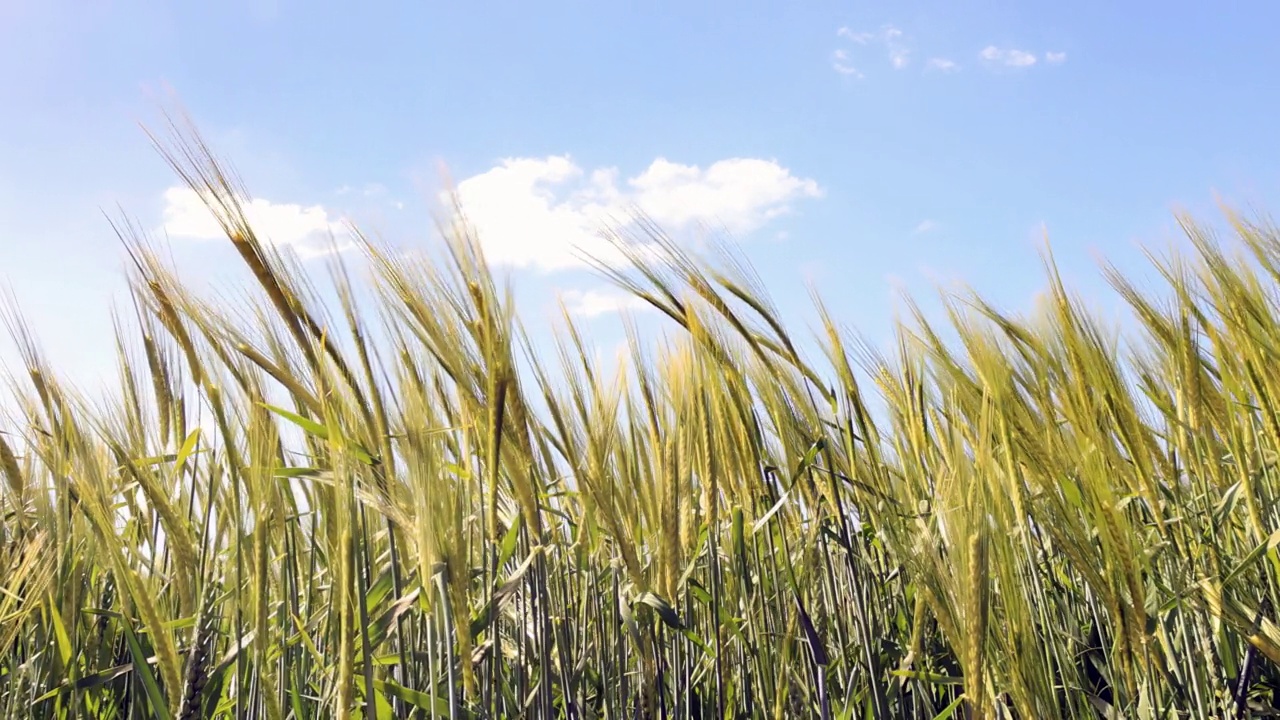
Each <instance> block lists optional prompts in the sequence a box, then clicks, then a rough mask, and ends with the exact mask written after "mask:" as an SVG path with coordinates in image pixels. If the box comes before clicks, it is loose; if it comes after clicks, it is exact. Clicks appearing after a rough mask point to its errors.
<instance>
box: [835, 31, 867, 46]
mask: <svg viewBox="0 0 1280 720" xmlns="http://www.w3.org/2000/svg"><path fill="white" fill-rule="evenodd" d="M836 36H837V37H842V38H846V39H848V40H852V41H853V42H856V43H858V44H859V45H866V44H867V43H869V42H871V41H872V40H873V39H875V33H869V32H854V31H852V30H850V29H849V28H847V27H842V28H840V29H839V30H837V31H836Z"/></svg>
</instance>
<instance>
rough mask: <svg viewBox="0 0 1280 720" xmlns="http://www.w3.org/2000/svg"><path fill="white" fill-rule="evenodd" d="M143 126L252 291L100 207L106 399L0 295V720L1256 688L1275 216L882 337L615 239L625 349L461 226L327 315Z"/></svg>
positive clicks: (589, 710)
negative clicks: (107, 297) (113, 244)
mask: <svg viewBox="0 0 1280 720" xmlns="http://www.w3.org/2000/svg"><path fill="white" fill-rule="evenodd" d="M173 129H174V131H175V134H174V135H172V136H166V138H167V139H165V140H163V141H160V142H158V146H159V147H160V148H161V151H162V153H163V154H164V157H165V158H166V159H167V160H168V161H169V162H170V164H171V165H172V167H173V169H174V170H175V171H176V172H177V173H178V174H179V175H180V176H181V178H182V179H183V180H184V181H185V182H186V183H187V184H188V185H189V186H190V187H191V188H192V189H194V190H195V191H197V192H198V193H199V194H200V196H201V197H202V198H203V199H204V201H205V202H206V203H207V205H208V206H209V208H210V210H211V211H212V212H213V213H214V214H215V215H216V217H217V218H218V219H219V221H220V222H221V224H222V225H223V227H224V229H225V231H226V235H227V241H228V242H229V243H230V244H231V245H232V246H233V247H234V249H235V251H236V252H237V253H238V254H239V256H240V258H241V259H242V260H243V262H244V265H245V267H246V268H247V269H248V270H249V271H250V272H251V274H252V277H253V278H254V280H255V285H254V286H253V288H252V292H251V293H249V294H248V296H247V297H248V299H247V300H245V302H243V303H240V304H236V303H232V302H211V301H208V300H205V299H202V298H200V297H197V296H196V295H195V294H194V293H193V292H192V291H191V290H190V289H189V288H188V287H187V286H186V285H184V283H183V281H182V279H181V276H180V274H179V273H178V272H177V271H176V270H174V269H173V268H172V267H171V266H170V265H169V264H167V263H166V262H165V261H164V260H163V254H162V253H160V252H158V251H156V249H155V248H154V247H153V245H152V244H151V243H150V242H149V241H148V240H147V238H146V237H144V236H143V235H142V234H141V233H139V232H138V231H137V230H136V228H134V227H133V226H132V225H131V224H129V223H125V222H121V223H119V224H118V225H117V227H116V229H117V231H118V233H119V234H120V236H121V238H122V239H123V241H124V247H125V248H126V250H127V252H128V258H129V260H130V263H131V264H130V268H131V269H130V282H131V288H132V293H131V297H132V300H133V305H132V308H131V310H136V312H134V313H133V315H134V317H132V318H130V319H129V321H128V322H124V321H121V322H119V323H118V331H117V332H118V337H119V341H118V346H117V348H116V352H117V354H118V360H119V362H118V366H119V371H118V382H116V383H115V384H114V385H113V386H112V388H111V390H110V392H109V393H108V394H107V395H106V396H105V399H102V398H98V397H96V396H94V397H90V396H88V395H86V394H85V393H82V392H78V391H77V390H76V389H75V388H74V387H72V386H71V385H70V384H69V383H67V382H65V381H62V380H60V378H59V375H58V372H57V370H56V368H55V367H53V366H51V362H50V361H49V360H48V359H46V357H45V356H43V355H42V354H41V352H40V350H39V347H38V344H37V342H36V339H35V333H34V332H32V331H30V330H28V329H27V328H26V327H25V326H24V325H23V324H22V322H21V319H20V318H19V317H17V316H16V315H12V314H11V315H10V316H8V319H9V330H10V334H11V337H12V339H13V341H14V342H15V343H16V346H17V348H18V350H19V351H20V355H21V358H22V366H21V367H19V368H15V370H14V372H12V374H11V377H10V378H9V380H10V381H11V382H10V385H11V387H12V388H13V390H14V396H15V404H14V407H16V408H18V410H17V412H16V413H15V414H14V416H12V417H8V418H4V419H3V421H2V423H3V424H0V431H2V434H0V475H2V476H3V480H4V483H3V489H2V490H0V554H2V557H0V568H3V571H0V713H2V714H3V716H4V717H6V718H20V717H33V718H95V719H98V718H101V719H105V718H121V719H123V718H166V719H169V720H178V719H181V720H187V719H190V718H237V719H239V718H270V719H272V720H280V719H282V718H299V719H300V718H322V717H323V718H327V717H336V718H351V717H361V718H391V717H414V718H450V719H454V718H518V717H528V718H566V719H571V720H593V719H596V718H600V719H603V718H616V719H622V718H628V719H630V718H662V719H664V720H666V719H671V720H675V719H677V718H808V717H814V718H823V719H824V720H825V719H827V718H847V719H850V720H853V719H861V718H924V719H934V718H936V719H938V720H944V719H945V718H1018V719H1021V720H1032V719H1041V718H1044V719H1052V718H1117V719H1118V718H1129V719H1132V720H1147V719H1155V718H1211V717H1212V718H1233V717H1268V716H1275V715H1277V713H1278V712H1280V711H1277V710H1275V709H1274V708H1277V707H1280V698H1277V697H1276V690H1277V689H1278V688H1280V672H1277V664H1278V663H1280V626H1277V625H1276V623H1275V617H1276V615H1275V607H1276V603H1277V600H1280V596H1278V595H1277V593H1278V592H1280V582H1278V580H1280V554H1278V550H1277V546H1280V509H1278V508H1277V497H1278V491H1280V469H1278V468H1277V466H1276V463H1277V459H1278V458H1280V362H1277V358H1278V357H1280V355H1278V354H1277V353H1278V348H1280V294H1278V293H1277V290H1278V289H1280V286H1278V285H1277V281H1278V280H1280V230H1277V229H1276V228H1275V227H1273V226H1271V225H1269V224H1267V223H1263V222H1254V221H1250V220H1248V219H1245V218H1243V217H1241V216H1240V215H1237V214H1234V213H1230V212H1228V213H1226V216H1225V217H1226V220H1227V221H1228V223H1227V224H1228V227H1229V228H1230V230H1231V232H1230V233H1228V235H1229V237H1226V238H1219V237H1217V236H1215V235H1214V234H1212V233H1210V232H1209V231H1208V230H1206V229H1205V228H1204V226H1202V225H1200V224H1197V223H1196V222H1193V221H1192V220H1190V219H1184V220H1183V222H1182V227H1183V229H1184V230H1185V232H1186V235H1187V237H1188V239H1189V240H1190V244H1191V247H1192V248H1193V250H1194V251H1193V252H1191V253H1187V254H1185V255H1172V256H1170V257H1169V258H1166V259H1160V258H1158V257H1156V256H1155V255H1153V256H1152V264H1153V267H1155V268H1157V269H1158V270H1159V273H1160V276H1161V278H1162V283H1161V284H1160V287H1158V288H1156V289H1145V288H1139V287H1137V286H1136V285H1135V284H1133V283H1131V282H1130V281H1129V280H1127V279H1126V277H1124V276H1122V275H1121V274H1119V273H1118V272H1116V271H1114V270H1113V269H1104V272H1105V273H1106V276H1107V278H1108V280H1109V281H1110V283H1111V285H1112V286H1113V287H1114V288H1115V289H1116V291H1118V292H1119V293H1120V295H1121V297H1122V298H1123V299H1124V300H1125V301H1126V303H1127V305H1128V306H1129V308H1130V309H1131V310H1132V315H1133V319H1134V321H1133V323H1132V324H1131V325H1130V326H1128V327H1127V329H1126V330H1125V331H1124V332H1118V331H1116V329H1115V328H1112V327H1109V326H1107V325H1106V324H1104V323H1102V322H1100V321H1099V320H1098V319H1097V318H1096V317H1095V316H1093V315H1091V314H1090V313H1089V312H1088V311H1086V310H1085V309H1084V306H1083V304H1082V302H1081V301H1080V300H1079V299H1078V298H1076V297H1074V296H1073V295H1072V294H1071V292H1070V291H1069V289H1068V288H1067V287H1065V286H1064V284H1063V282H1062V281H1061V280H1060V276H1059V274H1058V273H1057V271H1056V270H1055V266H1054V264H1053V263H1052V261H1051V259H1048V260H1047V262H1046V264H1045V267H1046V274H1045V278H1046V290H1045V293H1044V294H1043V296H1042V302H1041V303H1040V305H1039V306H1038V307H1037V308H1036V309H1035V310H1034V312H1029V313H1028V314H1026V315H1025V316H1014V315H1010V314H1007V313H1003V312H1001V311H999V310H998V309H997V308H995V307H992V306H991V305H990V304H989V303H987V302H985V301H984V300H983V299H982V297H980V296H978V295H976V294H953V295H951V296H949V297H948V299H947V304H946V307H947V313H946V316H945V319H944V321H943V324H941V325H939V324H937V323H936V322H935V323H931V322H929V321H927V320H926V318H925V317H924V314H923V313H921V312H916V313H915V314H914V315H913V316H911V317H910V318H909V322H908V321H904V322H902V323H900V324H899V326H898V328H897V331H896V335H895V339H894V345H893V347H894V350H893V351H892V352H879V351H877V350H875V349H874V348H873V347H872V346H871V345H870V344H868V343H866V342H862V341H859V340H858V339H857V337H856V336H855V335H853V334H852V333H851V332H850V331H848V330H846V329H844V328H843V326H841V325H840V324H839V322H838V320H837V319H836V317H835V316H834V314H833V313H829V312H828V311H827V309H826V308H825V307H824V306H823V305H822V303H821V302H820V301H818V302H817V303H816V305H817V307H816V315H817V317H818V318H819V320H820V324H818V325H817V327H818V328H819V329H820V330H821V332H820V333H819V335H820V337H819V347H820V351H821V352H818V353H811V354H813V355H815V357H808V356H806V355H805V354H802V353H801V352H800V351H799V350H798V349H797V348H798V347H801V346H802V345H803V343H801V342H800V341H799V340H798V339H797V338H795V337H793V336H792V335H791V331H790V330H789V329H788V328H787V327H785V326H784V325H783V323H782V322H781V321H780V320H779V318H778V313H777V312H776V311H775V310H774V306H773V305H772V304H771V303H770V301H769V300H768V298H767V295H766V293H765V290H764V288H762V287H760V283H759V281H758V280H757V279H756V278H755V276H754V275H753V274H752V273H751V271H750V270H749V268H747V267H746V266H745V264H744V263H741V262H734V261H718V262H713V261H710V260H707V259H704V258H702V257H701V256H695V255H693V254H691V253H689V252H686V251H684V250H682V249H681V248H680V247H679V246H678V245H677V244H676V243H674V242H672V241H670V240H669V239H667V238H665V237H664V236H663V235H662V233H661V231H660V229H659V228H656V227H653V226H649V225H645V226H642V232H641V234H640V235H639V236H638V237H631V238H626V237H619V238H618V239H617V240H618V246H619V248H620V249H622V250H623V252H624V253H625V254H626V255H627V257H628V259H629V263H628V264H627V265H625V266H621V267H620V266H616V265H600V266H599V270H600V271H601V272H602V273H604V274H606V275H608V276H609V277H610V278H611V279H612V280H614V281H616V282H617V283H619V284H620V285H621V286H622V287H623V288H625V289H626V290H627V291H628V292H630V293H633V294H634V295H635V296H637V297H638V298H641V299H643V300H644V301H645V302H647V303H648V304H649V305H651V306H652V307H653V308H654V309H656V310H657V311H659V312H660V313H661V315H662V316H664V317H663V322H664V323H665V326H666V332H665V334H664V336H663V338H664V339H663V340H662V341H661V342H659V341H656V340H653V339H646V338H642V337H641V335H640V334H639V333H638V332H637V331H635V330H634V328H632V329H631V332H630V335H629V337H630V342H629V344H628V348H629V352H628V356H627V357H625V358H623V359H622V361H620V362H619V363H618V364H617V365H616V366H615V365H614V364H612V363H605V362H601V361H600V360H599V359H597V357H596V356H595V354H594V353H593V352H592V351H591V350H590V344H589V341H588V339H587V338H584V337H583V336H582V335H581V334H580V333H579V331H578V330H577V329H576V327H575V326H574V324H573V322H572V319H571V318H570V317H568V315H567V314H566V317H565V321H564V326H565V327H566V328H567V330H565V331H564V332H562V333H560V334H559V335H558V336H557V338H556V346H555V347H556V349H557V352H555V353H553V354H551V355H552V356H550V357H543V356H536V355H534V354H533V353H532V350H531V343H530V342H529V340H528V338H527V337H526V335H525V334H524V332H523V330H522V327H521V324H520V319H519V317H517V315H516V314H515V313H514V312H513V303H512V300H511V295H510V293H509V291H508V290H507V289H506V288H505V286H502V285H500V284H499V283H498V282H497V281H496V280H495V279H494V275H493V273H491V271H490V269H489V268H488V266H487V265H486V263H485V260H484V258H483V255H482V253H481V251H480V244H479V242H478V240H477V238H475V237H474V235H473V234H472V233H471V232H470V231H469V230H468V228H467V226H466V225H465V223H464V222H462V221H461V220H458V221H456V222H453V223H452V224H447V225H446V227H445V228H444V229H445V230H446V232H445V235H446V236H447V239H448V252H447V253H446V254H444V255H443V256H441V257H436V258H435V259H424V257H422V256H419V255H412V256H410V255H405V254H404V253H399V252H393V251H391V250H389V249H387V248H386V247H384V246H381V245H379V244H378V243H376V242H373V241H371V240H367V239H362V242H361V243H360V245H361V248H360V250H361V253H362V257H361V259H360V264H361V268H362V272H361V273H360V275H359V277H358V278H357V277H355V275H354V274H353V273H352V272H350V268H349V267H348V265H349V264H350V263H349V261H346V260H344V259H343V258H342V257H341V256H334V257H332V258H330V260H329V261H328V270H329V271H330V272H329V274H328V278H329V280H331V281H332V283H331V284H332V288H333V289H334V293H333V297H336V298H337V300H336V301H334V302H329V303H326V302H323V301H321V300H320V295H321V293H320V292H319V291H318V290H317V289H316V287H317V286H316V284H315V283H316V281H317V280H318V279H320V276H321V275H322V274H323V273H318V272H315V266H307V267H303V266H302V265H300V264H298V263H296V262H293V261H291V260H290V259H289V258H287V257H284V256H282V255H280V254H279V253H277V252H276V251H274V250H273V249H272V248H271V246H270V245H269V244H267V243H266V242H265V240H263V239H259V238H258V237H257V236H255V234H254V228H252V227H250V226H249V224H248V222H247V221H246V219H245V215H244V213H243V210H242V208H241V206H240V204H239V198H242V197H244V196H245V195H244V193H242V192H241V190H240V189H239V187H238V186H237V185H236V184H235V183H234V182H233V181H232V180H231V178H232V177H233V176H232V175H231V173H230V171H229V169H228V168H226V167H225V166H223V165H220V164H219V162H218V161H217V160H216V159H215V157H214V156H213V154H212V153H210V152H209V150H208V149H207V148H206V147H205V146H204V145H203V144H202V142H201V141H200V140H199V138H198V136H197V135H194V134H192V133H189V132H185V131H183V130H182V128H180V127H178V126H176V125H175V126H174V128H173ZM1048 257H1049V256H1048V255H1046V258H1048ZM367 297H372V298H373V299H374V300H373V301H372V302H369V301H366V300H363V298H367ZM358 298H359V299H362V300H361V301H359V302H358ZM913 307H914V306H913ZM948 335H954V337H956V338H958V340H956V341H950V340H944V339H943V338H944V336H948ZM103 350H106V348H104V349H103ZM873 408H874V409H873Z"/></svg>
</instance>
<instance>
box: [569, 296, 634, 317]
mask: <svg viewBox="0 0 1280 720" xmlns="http://www.w3.org/2000/svg"><path fill="white" fill-rule="evenodd" d="M560 299H561V300H563V301H564V306H565V309H567V310H568V311H569V314H570V315H576V316H578V317H583V318H595V317H600V316H601V315H607V314H609V313H615V312H621V311H623V310H646V309H650V308H652V307H653V306H652V305H650V304H649V303H647V302H645V301H644V300H642V299H640V298H638V297H636V296H634V295H628V294H626V293H622V292H612V291H610V292H606V291H603V290H565V291H564V292H562V293H560Z"/></svg>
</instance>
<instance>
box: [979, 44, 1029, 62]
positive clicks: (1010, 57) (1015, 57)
mask: <svg viewBox="0 0 1280 720" xmlns="http://www.w3.org/2000/svg"><path fill="white" fill-rule="evenodd" d="M978 57H980V58H982V59H983V60H986V61H987V62H989V63H993V64H996V65H1004V66H1005V67H1030V66H1032V65H1035V64H1036V56H1035V55H1032V54H1031V53H1029V52H1026V51H1025V50H1017V49H1014V48H998V47H996V46H995V45H988V46H986V47H985V48H983V49H982V52H980V53H978Z"/></svg>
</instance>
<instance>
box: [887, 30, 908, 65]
mask: <svg viewBox="0 0 1280 720" xmlns="http://www.w3.org/2000/svg"><path fill="white" fill-rule="evenodd" d="M881 36H882V37H883V38H884V44H885V47H887V48H888V50H889V64H891V65H893V68H894V69H895V70H901V69H902V68H904V67H906V66H907V65H908V63H910V62H911V49H910V48H908V47H907V46H906V43H905V42H904V41H903V39H902V31H901V30H899V29H898V28H896V27H894V26H892V25H886V26H885V27H884V28H883V29H882V30H881Z"/></svg>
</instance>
